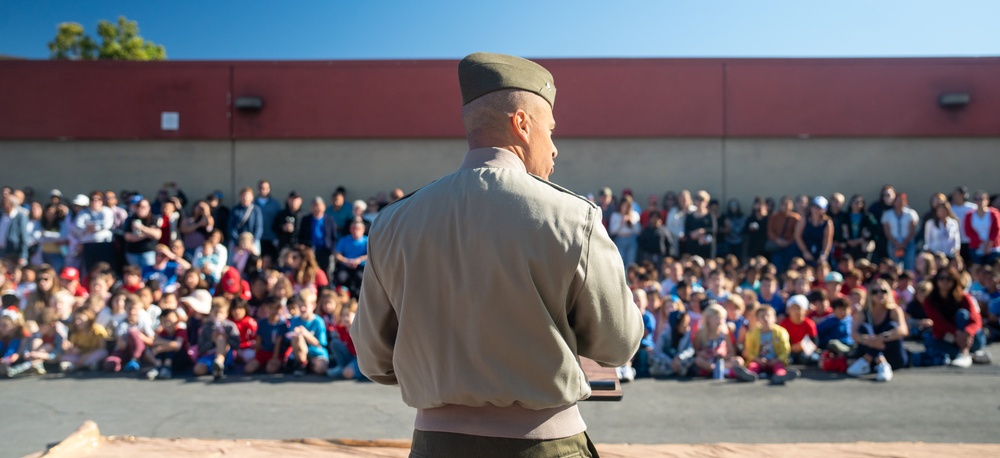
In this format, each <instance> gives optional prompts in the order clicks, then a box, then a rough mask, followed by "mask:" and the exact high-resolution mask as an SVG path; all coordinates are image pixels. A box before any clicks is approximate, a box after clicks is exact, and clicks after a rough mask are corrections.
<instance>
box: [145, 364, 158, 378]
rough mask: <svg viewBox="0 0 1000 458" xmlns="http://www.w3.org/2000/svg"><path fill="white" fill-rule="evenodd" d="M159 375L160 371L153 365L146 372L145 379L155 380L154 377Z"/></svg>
mask: <svg viewBox="0 0 1000 458" xmlns="http://www.w3.org/2000/svg"><path fill="white" fill-rule="evenodd" d="M159 376H160V371H159V370H157V369H156V368H155V367H154V368H152V369H150V370H149V372H146V380H156V377H159Z"/></svg>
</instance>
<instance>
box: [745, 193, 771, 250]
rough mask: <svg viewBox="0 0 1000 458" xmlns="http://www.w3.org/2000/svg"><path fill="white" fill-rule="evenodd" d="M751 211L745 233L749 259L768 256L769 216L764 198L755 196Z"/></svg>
mask: <svg viewBox="0 0 1000 458" xmlns="http://www.w3.org/2000/svg"><path fill="white" fill-rule="evenodd" d="M751 210H752V211H751V213H750V216H749V217H747V221H746V230H745V231H744V233H745V234H746V237H747V259H753V258H755V257H757V256H764V255H765V254H767V250H766V246H767V220H768V217H769V215H768V212H767V205H766V204H765V203H764V198H763V197H761V196H755V197H754V198H753V205H752V207H751Z"/></svg>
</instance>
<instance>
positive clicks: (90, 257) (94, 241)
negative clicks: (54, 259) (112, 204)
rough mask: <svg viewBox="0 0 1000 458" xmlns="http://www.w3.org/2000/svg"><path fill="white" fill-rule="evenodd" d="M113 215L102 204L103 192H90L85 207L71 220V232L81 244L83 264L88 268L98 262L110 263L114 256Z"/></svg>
mask: <svg viewBox="0 0 1000 458" xmlns="http://www.w3.org/2000/svg"><path fill="white" fill-rule="evenodd" d="M114 224H115V215H114V214H113V213H112V212H111V209H109V208H107V207H105V206H104V193H102V192H100V191H94V192H93V193H91V194H90V202H89V205H88V206H87V208H85V209H82V210H80V212H79V213H78V214H77V215H76V220H74V221H73V226H74V227H73V232H74V233H75V235H76V237H77V240H79V242H80V244H81V245H83V266H84V268H86V269H87V270H90V268H91V267H93V265H94V264H97V263H98V262H107V263H110V262H111V261H112V258H113V257H114V244H113V243H112V238H113V234H112V232H111V229H112V228H113V227H114Z"/></svg>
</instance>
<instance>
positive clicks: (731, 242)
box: [723, 197, 748, 264]
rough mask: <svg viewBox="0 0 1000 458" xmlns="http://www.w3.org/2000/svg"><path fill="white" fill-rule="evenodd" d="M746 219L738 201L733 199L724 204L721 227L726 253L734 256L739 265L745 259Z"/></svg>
mask: <svg viewBox="0 0 1000 458" xmlns="http://www.w3.org/2000/svg"><path fill="white" fill-rule="evenodd" d="M747 219H748V217H747V215H745V214H743V209H742V208H741V207H740V201H739V200H738V199H736V198H735V197H733V198H731V199H729V202H728V203H727V204H726V215H725V218H724V219H723V226H724V227H725V233H726V236H725V240H724V241H725V244H726V253H728V254H731V255H734V256H736V259H737V260H739V262H740V263H741V264H742V263H743V260H744V259H746V255H745V254H744V251H745V250H744V248H745V246H744V240H745V237H744V234H745V231H746V226H747Z"/></svg>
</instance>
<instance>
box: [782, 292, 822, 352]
mask: <svg viewBox="0 0 1000 458" xmlns="http://www.w3.org/2000/svg"><path fill="white" fill-rule="evenodd" d="M808 306H809V302H808V300H807V299H806V297H805V296H803V295H801V294H796V295H794V296H792V297H790V298H788V304H787V305H785V312H786V313H787V314H788V316H787V317H785V319H784V320H782V321H781V323H780V324H779V326H781V327H782V328H784V329H785V331H788V343H789V344H790V345H791V354H790V355H789V359H790V361H791V362H792V363H793V364H814V363H816V362H818V361H819V353H817V352H816V323H814V322H813V321H812V320H811V319H809V318H806V316H805V309H806V308H807V307H808Z"/></svg>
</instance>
